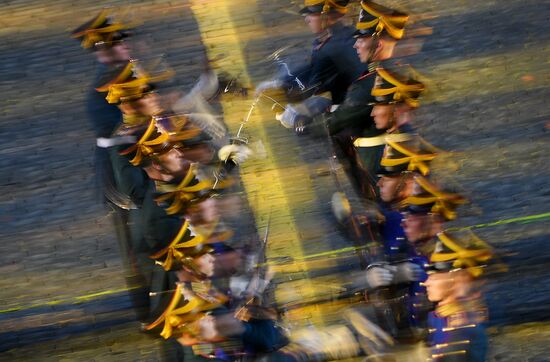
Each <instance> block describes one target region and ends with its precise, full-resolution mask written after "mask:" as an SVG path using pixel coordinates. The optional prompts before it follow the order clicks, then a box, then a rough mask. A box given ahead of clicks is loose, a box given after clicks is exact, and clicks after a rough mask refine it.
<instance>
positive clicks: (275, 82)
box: [254, 79, 283, 97]
mask: <svg viewBox="0 0 550 362" xmlns="http://www.w3.org/2000/svg"><path fill="white" fill-rule="evenodd" d="M282 85H283V82H282V81H280V80H279V79H271V80H264V81H263V82H261V83H260V84H258V86H257V87H256V90H255V91H254V96H255V97H257V96H259V95H260V94H261V93H263V92H265V91H266V90H268V89H275V88H281V86H282Z"/></svg>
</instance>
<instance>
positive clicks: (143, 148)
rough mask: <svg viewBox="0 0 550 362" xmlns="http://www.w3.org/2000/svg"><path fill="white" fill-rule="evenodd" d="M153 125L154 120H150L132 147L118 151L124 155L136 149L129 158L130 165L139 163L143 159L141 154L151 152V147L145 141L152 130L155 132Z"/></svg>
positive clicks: (144, 154)
mask: <svg viewBox="0 0 550 362" xmlns="http://www.w3.org/2000/svg"><path fill="white" fill-rule="evenodd" d="M155 125H156V123H155V121H154V120H151V121H150V123H149V126H148V127H147V130H146V131H145V133H144V134H143V136H141V138H140V139H139V141H137V143H136V144H135V145H133V146H132V147H130V148H127V149H126V150H124V151H122V152H120V154H121V155H123V156H125V155H128V154H130V153H132V152H134V151H136V155H135V156H134V158H132V159H131V160H130V163H131V164H132V165H134V166H137V165H139V164H140V163H141V160H142V159H143V156H148V155H150V154H151V153H152V152H153V149H152V148H151V147H149V146H148V145H147V142H146V141H147V139H148V138H149V137H151V135H152V134H153V132H155Z"/></svg>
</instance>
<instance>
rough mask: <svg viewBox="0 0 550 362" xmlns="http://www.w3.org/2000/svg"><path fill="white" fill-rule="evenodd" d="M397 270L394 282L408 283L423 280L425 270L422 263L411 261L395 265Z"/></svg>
mask: <svg viewBox="0 0 550 362" xmlns="http://www.w3.org/2000/svg"><path fill="white" fill-rule="evenodd" d="M395 266H396V267H397V270H396V272H395V274H394V277H393V284H399V283H407V282H414V281H418V280H421V279H422V277H423V275H424V271H423V270H422V268H421V267H420V265H418V264H415V263H411V262H409V261H407V262H404V263H399V264H396V265H395Z"/></svg>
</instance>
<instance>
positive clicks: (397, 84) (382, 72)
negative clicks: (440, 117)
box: [371, 68, 425, 108]
mask: <svg viewBox="0 0 550 362" xmlns="http://www.w3.org/2000/svg"><path fill="white" fill-rule="evenodd" d="M376 73H377V74H378V75H379V76H380V77H381V78H382V79H384V80H385V81H386V82H388V83H389V84H391V85H393V86H394V87H391V88H380V87H375V88H373V89H372V92H371V94H372V95H373V96H375V97H380V96H386V95H389V94H393V100H395V101H396V102H401V101H403V102H405V103H407V104H408V105H409V106H411V107H414V108H416V107H418V106H419V102H418V99H417V98H418V95H419V93H421V92H423V91H424V89H425V87H424V84H422V83H420V82H416V83H414V84H406V83H404V82H402V81H400V80H399V79H397V78H396V77H395V76H393V75H392V74H391V73H389V72H388V71H387V70H386V69H384V68H376Z"/></svg>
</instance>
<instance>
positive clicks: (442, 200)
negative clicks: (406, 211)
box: [400, 176, 466, 220]
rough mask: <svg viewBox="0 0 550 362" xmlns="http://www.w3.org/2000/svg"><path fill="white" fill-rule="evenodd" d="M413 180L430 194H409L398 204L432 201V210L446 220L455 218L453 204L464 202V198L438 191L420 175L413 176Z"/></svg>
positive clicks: (419, 203) (420, 203)
mask: <svg viewBox="0 0 550 362" xmlns="http://www.w3.org/2000/svg"><path fill="white" fill-rule="evenodd" d="M415 182H416V183H417V184H418V185H419V186H420V187H422V189H424V190H425V191H426V192H428V193H429V194H431V195H432V196H409V197H407V198H405V200H403V201H402V202H401V203H400V205H401V206H406V205H426V204H430V203H434V206H432V210H431V211H432V212H434V213H439V214H441V215H443V216H444V217H445V218H446V219H447V220H454V219H456V212H455V211H454V209H455V206H458V205H462V204H465V203H466V199H465V198H464V197H462V196H461V195H459V194H453V193H448V192H443V191H440V190H439V189H438V188H437V187H436V186H435V185H433V184H431V183H430V182H429V181H428V180H427V179H425V178H424V177H421V176H417V177H416V178H415Z"/></svg>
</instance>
